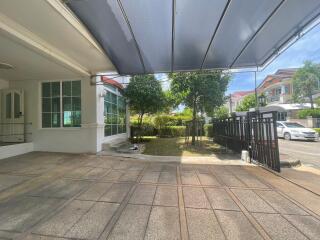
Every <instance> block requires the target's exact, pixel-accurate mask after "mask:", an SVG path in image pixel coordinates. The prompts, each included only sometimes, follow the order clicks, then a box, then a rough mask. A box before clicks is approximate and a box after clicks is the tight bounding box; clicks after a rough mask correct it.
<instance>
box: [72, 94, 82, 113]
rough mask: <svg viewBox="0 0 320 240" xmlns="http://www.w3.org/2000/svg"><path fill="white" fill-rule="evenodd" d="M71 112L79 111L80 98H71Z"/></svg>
mask: <svg viewBox="0 0 320 240" xmlns="http://www.w3.org/2000/svg"><path fill="white" fill-rule="evenodd" d="M72 111H81V98H80V97H73V98H72Z"/></svg>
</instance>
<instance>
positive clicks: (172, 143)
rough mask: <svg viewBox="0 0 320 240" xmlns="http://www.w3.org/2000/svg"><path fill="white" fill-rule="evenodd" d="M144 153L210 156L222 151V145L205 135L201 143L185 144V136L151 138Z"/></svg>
mask: <svg viewBox="0 0 320 240" xmlns="http://www.w3.org/2000/svg"><path fill="white" fill-rule="evenodd" d="M148 140H150V141H148V142H146V144H145V150H144V152H143V153H144V154H148V155H158V156H209V155H211V154H213V153H216V152H219V151H220V147H221V146H220V145H218V144H216V143H213V142H212V140H208V139H207V138H205V137H203V139H202V142H201V145H200V146H199V145H197V146H191V144H188V145H187V144H185V140H184V138H149V139H148Z"/></svg>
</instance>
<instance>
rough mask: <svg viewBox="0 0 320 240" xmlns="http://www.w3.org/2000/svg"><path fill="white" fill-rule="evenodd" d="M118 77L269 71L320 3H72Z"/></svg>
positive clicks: (284, 0)
mask: <svg viewBox="0 0 320 240" xmlns="http://www.w3.org/2000/svg"><path fill="white" fill-rule="evenodd" d="M67 6H68V7H69V8H70V9H71V10H72V11H73V12H74V13H75V14H76V15H77V16H78V18H79V19H80V20H81V21H82V22H83V23H84V25H86V26H87V28H88V29H89V31H90V32H91V33H92V35H93V36H94V37H95V38H96V39H97V41H98V42H99V43H100V44H101V46H102V47H103V49H104V50H105V52H106V54H107V55H108V56H109V57H110V58H111V60H112V62H113V63H114V65H115V66H116V68H117V70H118V72H119V73H120V74H143V73H157V72H173V71H193V70H200V69H230V68H248V67H259V66H264V65H265V64H266V63H267V62H268V61H269V60H270V59H272V57H274V56H275V55H276V54H277V53H278V52H279V51H280V50H281V49H282V48H283V47H284V46H285V45H287V44H288V43H289V42H290V41H291V40H292V39H293V38H294V37H297V36H298V35H299V34H300V33H301V31H302V30H303V29H304V28H305V27H307V26H308V25H310V24H312V23H313V22H314V21H315V20H316V19H317V18H318V16H319V14H320V1H319V0H308V1H301V0H258V1H257V0H198V1H195V0H152V1H151V0H134V1H133V0H90V1H87V0H68V1H67Z"/></svg>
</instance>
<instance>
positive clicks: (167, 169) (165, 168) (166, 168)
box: [161, 164, 177, 173]
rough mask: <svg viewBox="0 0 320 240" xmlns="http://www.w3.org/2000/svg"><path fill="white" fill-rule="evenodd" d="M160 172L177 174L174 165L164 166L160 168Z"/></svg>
mask: <svg viewBox="0 0 320 240" xmlns="http://www.w3.org/2000/svg"><path fill="white" fill-rule="evenodd" d="M161 171H162V172H171V173H176V172H177V165H175V164H164V165H162V168H161Z"/></svg>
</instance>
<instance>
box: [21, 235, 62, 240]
mask: <svg viewBox="0 0 320 240" xmlns="http://www.w3.org/2000/svg"><path fill="white" fill-rule="evenodd" d="M24 240H67V238H61V237H49V236H42V235H36V234H29V235H28V236H27V237H25V238H24Z"/></svg>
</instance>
